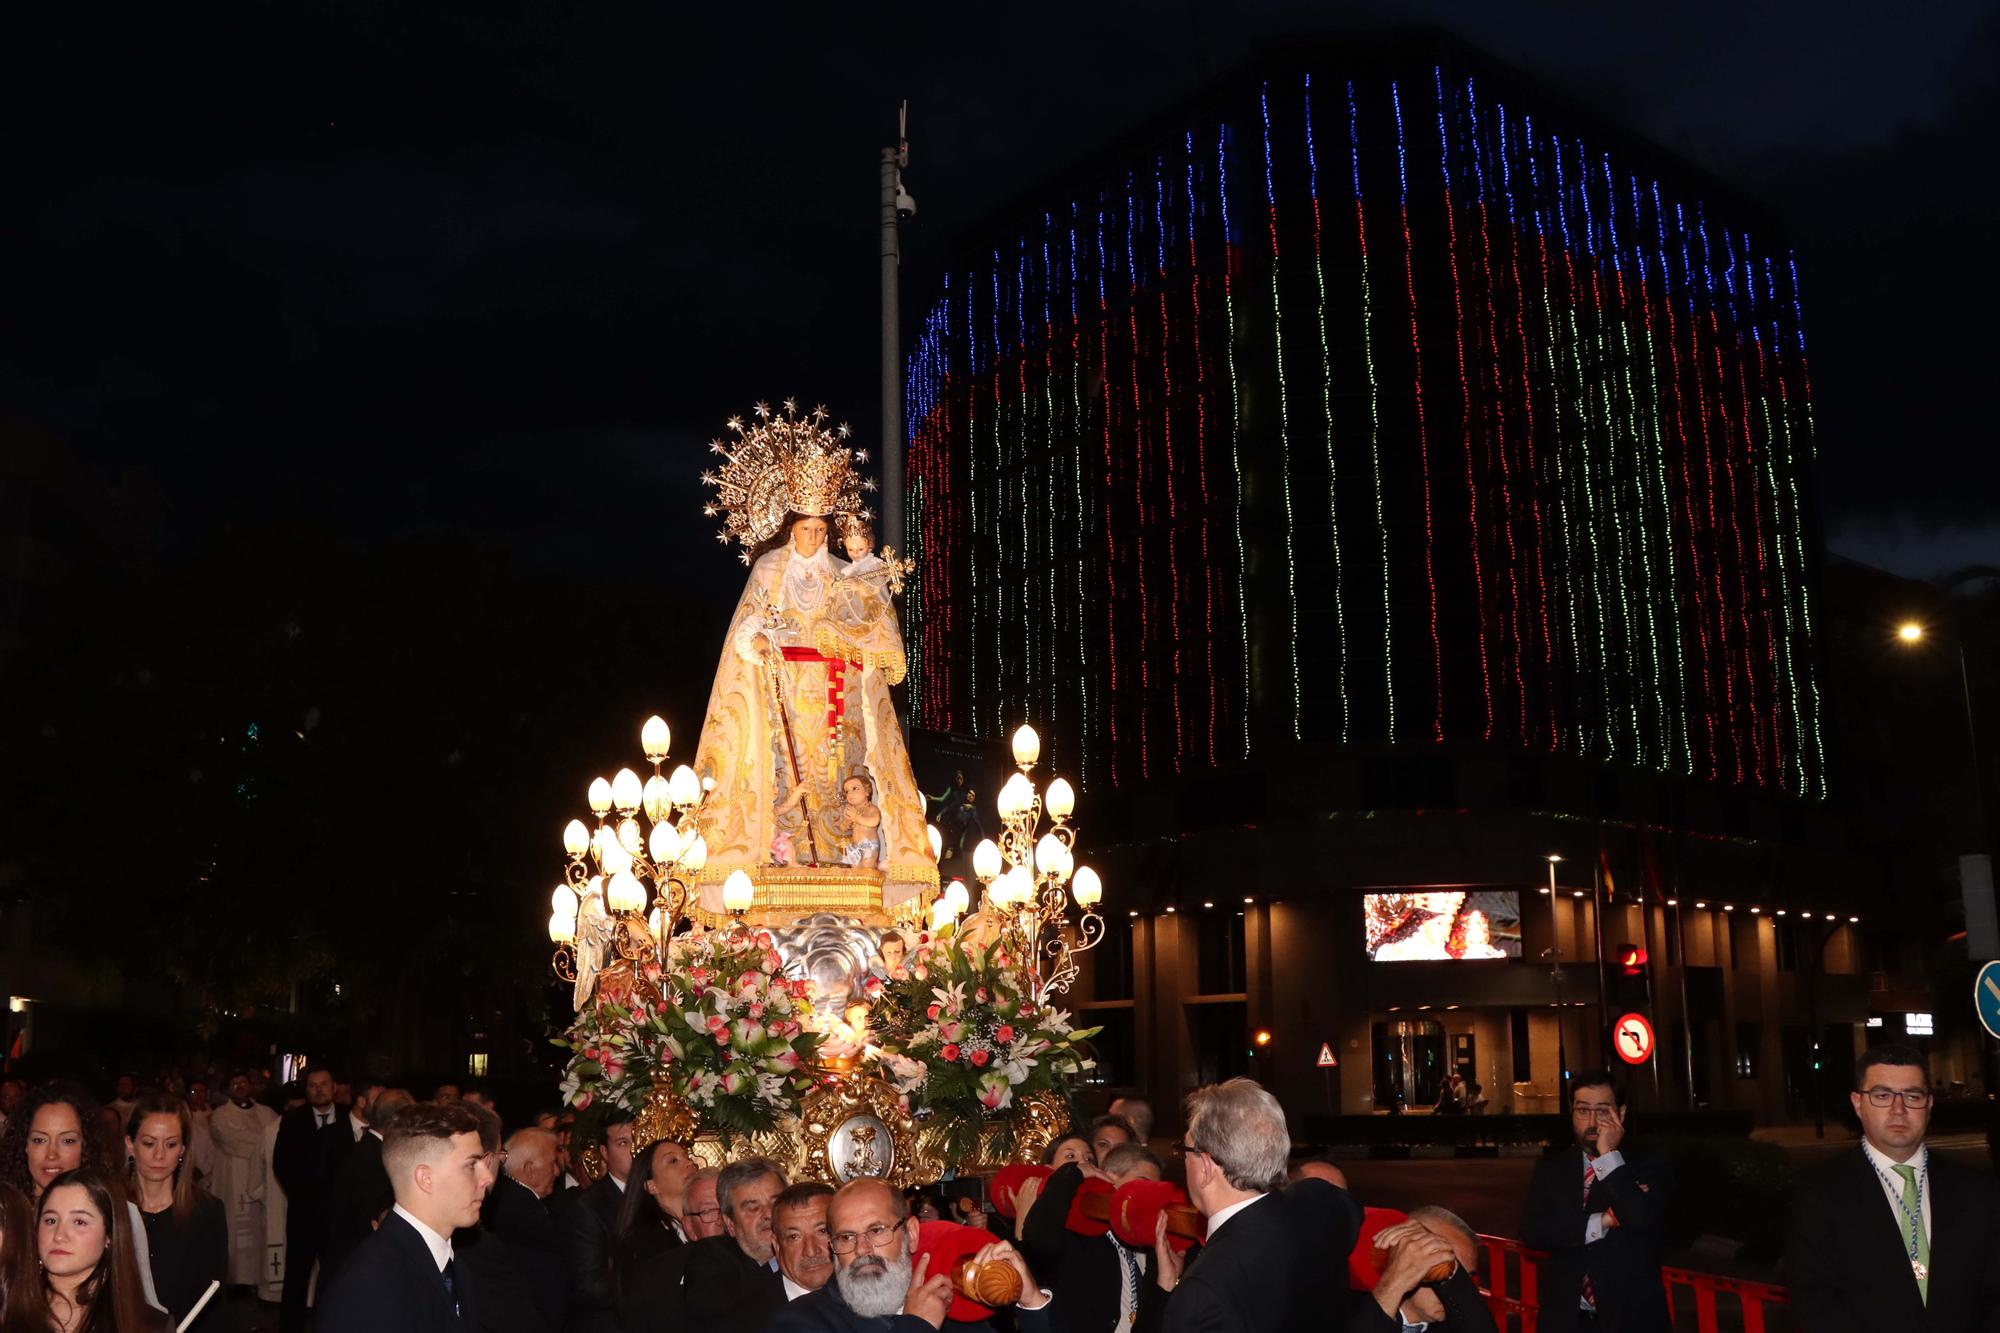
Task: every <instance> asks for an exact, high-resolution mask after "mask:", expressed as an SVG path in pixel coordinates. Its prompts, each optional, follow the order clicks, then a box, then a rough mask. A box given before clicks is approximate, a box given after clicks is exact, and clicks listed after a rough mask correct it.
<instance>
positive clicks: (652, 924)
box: [646, 907, 667, 940]
mask: <svg viewBox="0 0 2000 1333" xmlns="http://www.w3.org/2000/svg"><path fill="white" fill-rule="evenodd" d="M666 925H667V912H666V909H665V908H663V907H655V908H654V909H653V910H652V911H650V912H648V913H646V929H647V930H650V931H652V932H653V938H654V939H656V940H657V939H659V938H660V937H661V936H662V935H664V934H666Z"/></svg>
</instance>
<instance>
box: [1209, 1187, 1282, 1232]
mask: <svg viewBox="0 0 2000 1333" xmlns="http://www.w3.org/2000/svg"><path fill="white" fill-rule="evenodd" d="M1267 1197H1269V1196H1267V1195H1263V1194H1259V1195H1257V1196H1256V1198H1251V1199H1244V1200H1242V1201H1241V1202H1240V1203H1232V1204H1230V1205H1229V1206H1228V1207H1227V1208H1224V1209H1223V1210H1222V1211H1221V1212H1218V1213H1216V1214H1215V1215H1214V1216H1213V1217H1211V1218H1209V1219H1208V1242H1209V1243H1213V1242H1214V1240H1215V1233H1216V1232H1218V1231H1220V1230H1222V1224H1223V1223H1224V1222H1227V1221H1228V1220H1229V1219H1230V1218H1232V1217H1234V1216H1236V1215H1237V1214H1238V1213H1240V1212H1242V1211H1243V1210H1244V1209H1245V1208H1248V1207H1249V1206H1250V1205H1251V1204H1253V1203H1257V1202H1259V1201H1260V1200H1262V1199H1265V1198H1267Z"/></svg>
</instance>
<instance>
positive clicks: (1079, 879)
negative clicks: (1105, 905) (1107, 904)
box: [1069, 866, 1104, 908]
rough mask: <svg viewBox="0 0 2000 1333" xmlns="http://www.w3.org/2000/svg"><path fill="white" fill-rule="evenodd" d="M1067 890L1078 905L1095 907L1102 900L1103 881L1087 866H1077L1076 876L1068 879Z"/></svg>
mask: <svg viewBox="0 0 2000 1333" xmlns="http://www.w3.org/2000/svg"><path fill="white" fill-rule="evenodd" d="M1069 892H1070V896H1071V897H1072V898H1075V899H1076V905H1077V906H1078V907H1085V908H1089V907H1095V906H1097V905H1098V904H1099V903H1101V902H1103V901H1104V881H1103V880H1101V879H1099V878H1098V877H1097V872H1096V871H1095V870H1092V869H1091V868H1090V867H1089V866H1078V867H1077V868H1076V878H1075V879H1073V880H1071V881H1070V885H1069Z"/></svg>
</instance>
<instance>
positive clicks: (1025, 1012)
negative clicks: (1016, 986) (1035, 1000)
mask: <svg viewBox="0 0 2000 1333" xmlns="http://www.w3.org/2000/svg"><path fill="white" fill-rule="evenodd" d="M1020 1016H1021V1017H1022V1018H1033V1017H1034V1016H1035V1006H1034V1005H1032V1004H1029V1003H1028V1002H1027V1001H1025V1000H1023V1001H1022V1002H1021V1014H1020Z"/></svg>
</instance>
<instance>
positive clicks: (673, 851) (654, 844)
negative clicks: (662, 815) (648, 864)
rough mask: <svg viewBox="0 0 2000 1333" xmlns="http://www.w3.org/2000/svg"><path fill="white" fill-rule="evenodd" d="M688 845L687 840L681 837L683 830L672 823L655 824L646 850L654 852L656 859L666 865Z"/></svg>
mask: <svg viewBox="0 0 2000 1333" xmlns="http://www.w3.org/2000/svg"><path fill="white" fill-rule="evenodd" d="M686 846H687V844H686V842H685V841H683V840H682V838H681V831H680V830H679V829H677V828H675V827H674V826H673V825H672V824H655V825H653V834H652V837H651V838H650V839H649V840H648V842H647V847H646V850H647V851H649V852H651V853H652V854H653V859H654V860H655V861H658V862H659V863H660V864H661V865H665V864H666V863H667V862H669V861H672V860H673V859H674V858H675V857H677V856H679V855H680V854H681V851H682V849H683V848H684V847H686Z"/></svg>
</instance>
